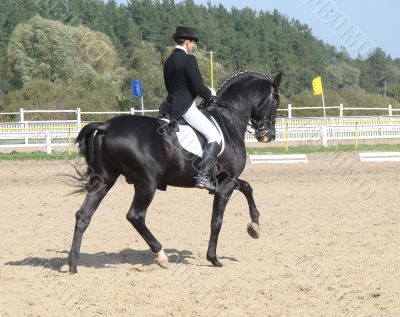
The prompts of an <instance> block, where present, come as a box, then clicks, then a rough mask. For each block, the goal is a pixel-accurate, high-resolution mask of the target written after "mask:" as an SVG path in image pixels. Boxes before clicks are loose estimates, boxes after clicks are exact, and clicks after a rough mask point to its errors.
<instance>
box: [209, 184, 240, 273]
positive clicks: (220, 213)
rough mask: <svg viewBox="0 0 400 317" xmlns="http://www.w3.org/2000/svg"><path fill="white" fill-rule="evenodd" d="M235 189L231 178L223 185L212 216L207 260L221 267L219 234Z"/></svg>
mask: <svg viewBox="0 0 400 317" xmlns="http://www.w3.org/2000/svg"><path fill="white" fill-rule="evenodd" d="M234 189H235V181H234V180H230V181H228V182H226V183H224V184H223V185H221V187H220V189H219V191H218V192H217V193H216V194H215V196H214V203H213V212H212V218H211V234H210V241H209V243H208V251H207V260H208V261H210V262H211V263H212V264H213V265H214V266H216V267H221V266H222V264H221V262H219V261H218V258H217V244H218V236H219V232H220V231H221V227H222V220H223V218H224V211H225V207H226V204H227V203H228V201H229V198H230V197H231V195H232V193H233V190H234Z"/></svg>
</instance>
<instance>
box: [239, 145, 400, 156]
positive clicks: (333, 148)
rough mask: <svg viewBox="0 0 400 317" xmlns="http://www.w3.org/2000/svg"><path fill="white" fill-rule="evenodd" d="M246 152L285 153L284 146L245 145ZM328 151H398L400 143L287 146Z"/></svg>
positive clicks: (295, 149)
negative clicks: (356, 146)
mask: <svg viewBox="0 0 400 317" xmlns="http://www.w3.org/2000/svg"><path fill="white" fill-rule="evenodd" d="M246 151H247V154H262V153H272V154H286V151H285V147H284V146H282V147H268V148H266V147H264V148H261V147H247V148H246ZM328 152H400V144H374V145H370V144H360V145H358V148H357V149H356V148H355V146H354V144H348V145H336V146H328V147H323V146H316V145H310V146H293V147H289V148H288V152H287V154H299V153H301V154H307V153H328Z"/></svg>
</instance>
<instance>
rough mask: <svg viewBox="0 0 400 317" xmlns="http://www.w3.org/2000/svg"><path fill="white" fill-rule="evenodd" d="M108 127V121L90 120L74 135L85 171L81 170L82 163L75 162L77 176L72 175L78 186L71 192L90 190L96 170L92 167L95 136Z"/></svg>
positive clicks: (102, 132) (103, 132)
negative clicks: (83, 159)
mask: <svg viewBox="0 0 400 317" xmlns="http://www.w3.org/2000/svg"><path fill="white" fill-rule="evenodd" d="M108 127H109V123H108V122H92V123H89V124H87V125H85V126H84V127H83V128H82V130H81V131H80V132H79V134H78V136H77V137H76V140H75V143H78V147H79V153H80V154H81V155H82V156H83V157H84V158H85V161H86V167H87V169H86V171H82V170H81V168H80V167H82V164H76V165H75V166H74V169H75V171H76V173H77V174H78V175H77V176H73V179H74V180H75V182H74V183H75V185H76V186H77V187H78V188H79V189H78V190H76V191H74V192H72V193H71V194H75V193H81V192H88V191H90V190H91V185H92V184H91V181H90V180H91V179H92V178H93V177H95V175H96V171H94V168H93V162H94V159H95V157H94V156H95V154H94V153H95V137H96V135H99V134H105V133H106V131H107V129H108Z"/></svg>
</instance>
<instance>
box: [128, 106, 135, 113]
mask: <svg viewBox="0 0 400 317" xmlns="http://www.w3.org/2000/svg"><path fill="white" fill-rule="evenodd" d="M129 112H130V114H131V115H134V114H135V108H134V107H129Z"/></svg>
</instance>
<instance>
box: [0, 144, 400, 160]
mask: <svg viewBox="0 0 400 317" xmlns="http://www.w3.org/2000/svg"><path fill="white" fill-rule="evenodd" d="M246 151H247V154H265V153H272V154H286V151H285V147H284V146H281V147H251V146H249V147H246ZM328 152H400V144H375V145H369V144H360V145H359V146H358V148H357V149H356V148H355V146H354V145H353V144H348V145H336V146H329V147H327V148H326V147H322V146H316V145H310V146H293V147H289V149H288V152H287V153H288V154H298V153H301V154H307V153H328ZM78 156H79V154H78V153H77V152H72V153H71V155H68V152H53V154H50V155H49V154H46V153H43V152H32V153H27V152H15V151H13V152H11V153H0V161H27V160H34V161H55V160H67V159H71V158H76V157H78Z"/></svg>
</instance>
